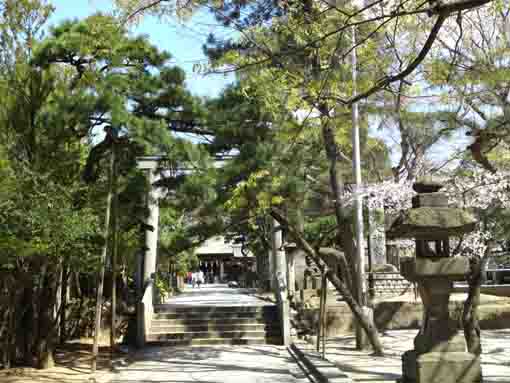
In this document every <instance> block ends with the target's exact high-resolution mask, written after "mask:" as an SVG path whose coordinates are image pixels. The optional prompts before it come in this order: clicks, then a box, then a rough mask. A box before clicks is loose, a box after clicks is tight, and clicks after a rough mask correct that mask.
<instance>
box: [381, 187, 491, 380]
mask: <svg viewBox="0 0 510 383" xmlns="http://www.w3.org/2000/svg"><path fill="white" fill-rule="evenodd" d="M441 187H442V185H441V184H439V183H437V182H434V181H433V180H430V179H427V180H422V181H419V182H417V183H415V184H414V186H413V189H414V190H415V191H416V192H417V193H418V194H417V195H416V196H415V197H414V198H413V200H412V208H411V209H408V210H406V211H404V212H402V213H401V214H400V215H399V216H398V218H396V219H395V220H394V221H393V222H392V224H391V226H390V229H389V231H388V235H389V236H390V237H393V238H414V239H415V241H416V257H409V258H404V259H402V260H401V264H400V270H401V271H400V272H401V274H402V275H403V276H404V277H405V278H406V279H407V280H409V281H411V282H415V283H416V284H417V285H418V290H419V293H420V297H421V300H422V303H423V312H424V315H423V323H422V325H421V329H420V331H419V333H418V335H417V336H416V338H415V339H414V350H409V351H406V352H405V353H404V354H403V356H402V373H403V377H402V379H401V380H400V382H406V383H407V382H416V383H471V382H480V381H481V377H482V374H481V367H480V357H479V356H478V355H474V354H471V353H469V352H467V347H466V340H465V337H464V334H463V332H462V331H460V330H459V323H458V320H454V319H453V318H451V317H450V312H449V308H448V303H449V299H450V293H451V292H452V289H453V282H454V281H462V280H465V279H466V275H467V274H468V273H469V259H468V258H467V257H453V256H452V255H451V254H450V244H449V238H450V237H452V236H460V235H462V234H465V233H469V232H471V231H473V230H474V229H475V225H476V220H475V218H474V216H473V215H472V214H471V213H470V212H468V211H467V210H464V209H459V208H451V207H448V199H447V196H446V195H445V194H444V193H441V192H439V190H440V189H441Z"/></svg>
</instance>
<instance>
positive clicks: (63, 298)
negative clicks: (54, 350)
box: [59, 263, 70, 344]
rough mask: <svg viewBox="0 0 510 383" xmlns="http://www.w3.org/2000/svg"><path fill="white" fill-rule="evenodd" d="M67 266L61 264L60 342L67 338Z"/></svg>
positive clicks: (68, 274) (62, 342)
mask: <svg viewBox="0 0 510 383" xmlns="http://www.w3.org/2000/svg"><path fill="white" fill-rule="evenodd" d="M69 276H70V273H69V267H68V265H67V264H66V263H64V264H63V267H62V290H61V297H60V302H61V308H60V321H59V325H60V344H64V343H65V341H66V340H67V329H66V326H67V323H66V319H67V296H68V290H69Z"/></svg>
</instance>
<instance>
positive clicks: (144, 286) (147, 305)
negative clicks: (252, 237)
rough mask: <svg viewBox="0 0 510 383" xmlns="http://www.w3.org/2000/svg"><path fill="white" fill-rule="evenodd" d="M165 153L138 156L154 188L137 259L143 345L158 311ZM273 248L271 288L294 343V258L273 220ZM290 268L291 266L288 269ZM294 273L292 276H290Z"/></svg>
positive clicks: (140, 342)
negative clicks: (157, 185)
mask: <svg viewBox="0 0 510 383" xmlns="http://www.w3.org/2000/svg"><path fill="white" fill-rule="evenodd" d="M164 159H165V157H164V156H158V155H155V156H144V157H139V158H138V159H137V167H138V169H141V170H143V171H145V172H146V173H147V177H148V181H149V184H150V185H151V188H150V190H149V192H148V193H147V198H146V201H147V208H148V211H149V215H148V216H147V221H146V224H147V228H146V230H145V249H144V252H143V255H142V254H140V257H139V258H138V260H137V266H138V267H137V278H136V280H137V290H138V292H139V297H140V299H139V300H138V302H139V303H138V307H137V344H138V346H139V347H143V346H144V344H145V336H146V333H147V331H146V329H148V328H149V326H150V322H151V320H152V315H153V313H154V278H155V273H156V265H157V255H158V254H157V250H158V237H159V198H160V197H161V193H160V191H159V190H158V189H157V188H155V187H154V183H155V182H156V181H157V180H158V179H159V177H158V175H159V174H158V170H161V167H160V163H161V161H163V160H164ZM273 225H274V226H273V228H274V229H276V230H273V231H272V251H271V252H270V254H269V262H268V263H269V265H268V266H269V273H270V284H271V289H272V290H273V291H274V292H275V295H276V297H277V301H278V307H279V313H280V324H281V330H282V337H283V343H284V344H285V345H288V344H289V343H290V318H289V313H290V307H289V301H288V293H289V286H291V291H292V290H293V285H294V267H293V262H287V258H286V253H285V250H284V247H283V241H282V231H281V228H280V229H279V230H278V229H277V228H276V227H277V226H278V224H277V223H276V222H275V221H273ZM288 269H289V270H288ZM289 277H290V278H289Z"/></svg>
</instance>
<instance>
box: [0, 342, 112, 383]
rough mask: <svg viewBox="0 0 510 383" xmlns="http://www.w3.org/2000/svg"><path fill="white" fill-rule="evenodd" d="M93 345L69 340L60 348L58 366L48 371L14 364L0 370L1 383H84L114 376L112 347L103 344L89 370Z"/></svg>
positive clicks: (56, 357)
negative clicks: (111, 356) (91, 368)
mask: <svg viewBox="0 0 510 383" xmlns="http://www.w3.org/2000/svg"><path fill="white" fill-rule="evenodd" d="M91 350H92V345H91V344H88V343H87V342H81V343H70V344H66V345H65V346H63V347H59V348H58V349H57V352H56V354H55V367H54V368H51V369H47V370H37V369H35V368H27V367H19V368H18V367H14V368H11V369H9V370H0V382H1V383H33V382H36V383H81V382H87V383H91V382H94V381H95V382H98V383H103V382H108V381H109V380H110V378H111V377H112V373H111V360H110V349H109V347H101V348H100V353H99V358H98V363H97V370H96V373H95V374H94V375H92V374H91V373H90V364H91V358H92V351H91Z"/></svg>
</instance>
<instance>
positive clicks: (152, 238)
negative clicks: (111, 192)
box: [137, 156, 162, 288]
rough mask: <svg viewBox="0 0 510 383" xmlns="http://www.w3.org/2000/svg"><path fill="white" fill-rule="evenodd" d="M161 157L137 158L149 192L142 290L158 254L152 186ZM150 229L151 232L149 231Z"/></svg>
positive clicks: (156, 196) (156, 214) (157, 221)
mask: <svg viewBox="0 0 510 383" xmlns="http://www.w3.org/2000/svg"><path fill="white" fill-rule="evenodd" d="M161 159H162V157H161V156H147V157H139V158H138V159H137V161H138V164H137V166H138V169H142V170H145V171H147V173H148V174H147V175H148V181H149V185H150V190H149V192H148V193H147V209H148V211H149V215H148V216H147V220H146V224H147V225H148V227H147V229H146V230H145V252H144V259H143V267H142V273H143V274H142V281H143V284H142V288H145V286H147V284H148V283H149V282H150V281H151V280H152V279H153V277H154V274H155V272H156V261H157V253H158V234H159V233H158V231H159V230H158V229H159V202H158V197H159V196H158V192H157V190H156V188H155V187H154V186H153V185H154V182H155V181H156V169H157V168H158V166H159V162H160V161H161ZM151 228H152V230H151Z"/></svg>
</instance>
